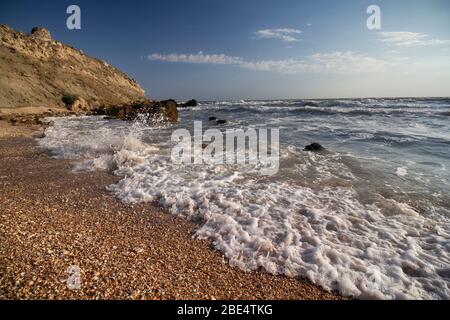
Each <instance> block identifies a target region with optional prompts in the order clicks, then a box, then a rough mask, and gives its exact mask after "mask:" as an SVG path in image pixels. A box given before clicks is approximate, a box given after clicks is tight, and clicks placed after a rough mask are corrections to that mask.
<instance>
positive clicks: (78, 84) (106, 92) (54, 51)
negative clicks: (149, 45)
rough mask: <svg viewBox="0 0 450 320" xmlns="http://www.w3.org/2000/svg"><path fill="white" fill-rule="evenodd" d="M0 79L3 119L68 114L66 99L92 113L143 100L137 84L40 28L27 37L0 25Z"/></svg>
mask: <svg viewBox="0 0 450 320" xmlns="http://www.w3.org/2000/svg"><path fill="white" fill-rule="evenodd" d="M0 74H1V77H0V113H3V114H5V113H6V114H7V113H17V112H21V111H24V112H26V113H29V112H39V110H48V109H49V108H56V109H57V110H59V109H61V110H67V109H66V103H64V102H63V100H64V97H66V99H67V97H80V98H82V99H83V100H84V101H85V102H87V104H88V105H89V107H90V108H96V107H99V106H105V105H116V104H125V103H130V102H133V101H137V100H145V95H144V90H143V89H142V88H141V87H140V86H139V84H138V83H137V82H136V81H135V80H133V79H130V78H129V77H128V76H127V75H126V74H124V73H122V72H120V71H119V70H117V69H116V68H114V67H112V66H110V65H109V64H107V63H106V62H104V61H101V60H98V59H95V58H92V57H89V56H87V55H85V54H84V53H83V52H82V51H80V50H77V49H75V48H73V47H71V46H67V45H64V44H62V43H61V42H58V41H55V40H53V39H52V37H51V35H50V32H49V31H48V30H46V29H42V28H34V29H33V30H32V32H31V33H30V34H29V35H25V34H23V33H22V32H17V31H14V30H13V29H11V28H10V27H8V26H5V25H0ZM57 110H54V111H57Z"/></svg>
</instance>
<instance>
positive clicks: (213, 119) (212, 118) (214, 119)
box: [209, 117, 217, 121]
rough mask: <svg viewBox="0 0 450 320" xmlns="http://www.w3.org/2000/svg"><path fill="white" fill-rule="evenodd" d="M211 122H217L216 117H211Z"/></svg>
mask: <svg viewBox="0 0 450 320" xmlns="http://www.w3.org/2000/svg"><path fill="white" fill-rule="evenodd" d="M209 121H217V118H216V117H209Z"/></svg>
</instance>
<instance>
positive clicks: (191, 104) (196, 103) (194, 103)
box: [180, 99, 198, 108]
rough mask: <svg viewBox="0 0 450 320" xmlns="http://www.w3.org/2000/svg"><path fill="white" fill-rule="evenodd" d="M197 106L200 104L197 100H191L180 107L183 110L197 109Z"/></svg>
mask: <svg viewBox="0 0 450 320" xmlns="http://www.w3.org/2000/svg"><path fill="white" fill-rule="evenodd" d="M196 106H198V102H197V100H195V99H192V100H189V101H188V102H186V103H182V104H180V107H182V108H186V107H196Z"/></svg>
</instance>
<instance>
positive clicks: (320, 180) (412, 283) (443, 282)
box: [40, 117, 450, 299]
mask: <svg viewBox="0 0 450 320" xmlns="http://www.w3.org/2000/svg"><path fill="white" fill-rule="evenodd" d="M54 121H55V125H54V126H53V127H51V128H49V129H47V131H46V135H45V137H44V138H43V139H41V140H40V144H41V146H42V147H44V148H46V149H47V150H49V151H50V154H52V155H53V156H55V157H58V158H74V159H79V160H80V162H79V165H77V167H76V169H77V170H86V169H89V170H92V169H109V170H111V171H113V172H114V174H115V175H117V176H119V177H120V178H121V179H120V181H119V182H118V183H117V184H115V185H111V186H108V190H109V191H110V192H111V193H112V194H114V195H115V196H116V197H117V198H119V199H120V200H121V201H124V202H129V203H133V202H149V203H156V204H158V205H159V206H161V207H163V208H164V210H166V211H167V212H168V213H171V214H175V215H180V216H184V217H186V218H187V219H190V220H192V221H194V222H195V223H198V229H197V231H196V234H195V235H196V236H197V237H198V238H201V239H207V240H210V241H211V242H212V244H213V246H214V248H215V249H217V250H218V251H220V252H221V253H222V254H223V255H224V256H225V257H226V258H227V259H228V261H229V263H230V264H231V265H232V266H235V267H239V268H241V269H243V270H248V271H251V270H258V269H260V268H262V269H264V270H266V271H267V272H269V273H271V274H280V275H287V276H290V277H302V278H306V279H308V280H310V281H311V282H312V283H315V284H317V285H320V286H322V287H323V288H325V289H327V290H334V291H337V292H339V293H341V294H343V295H347V296H353V297H356V298H370V299H415V298H419V299H432V298H438V299H448V298H450V288H449V281H450V278H449V272H448V270H449V265H450V264H449V261H450V256H449V251H450V246H449V243H450V223H449V220H448V216H449V215H448V212H446V213H445V214H442V212H441V211H440V212H436V214H431V215H428V216H424V215H422V214H420V213H419V212H418V211H417V210H416V209H415V208H413V207H411V206H410V205H408V204H407V203H403V202H400V201H398V200H394V199H392V198H389V197H388V196H386V195H384V196H382V195H377V198H376V199H375V200H372V201H365V200H364V199H365V198H364V197H362V196H361V194H360V191H359V190H356V189H355V186H356V185H357V182H358V181H357V180H358V179H357V177H355V176H354V174H353V173H352V170H351V168H349V166H348V165H347V164H346V162H345V161H343V156H342V155H340V154H338V153H330V154H328V155H319V154H312V153H307V152H303V151H302V150H301V149H299V148H296V147H294V146H291V145H287V146H286V145H285V146H284V147H283V148H282V171H281V172H280V174H279V176H277V177H275V178H273V177H261V176H260V175H255V174H253V172H252V171H251V170H247V168H244V167H242V168H240V167H236V166H225V165H217V166H209V165H197V166H195V165H191V166H185V165H180V164H174V163H172V161H171V160H170V152H169V151H170V150H169V149H170V145H169V144H168V143H167V141H166V140H164V139H163V140H160V141H157V142H155V141H151V140H148V139H146V138H145V137H148V136H149V135H152V134H155V132H158V131H157V130H158V128H153V129H151V131H145V129H143V128H142V127H139V126H136V125H135V126H132V125H130V124H127V123H119V122H113V121H106V120H102V119H99V118H95V117H86V118H83V119H79V118H64V119H55V120H54ZM397 173H398V172H397ZM401 173H402V172H401ZM292 177H296V179H292ZM446 217H447V218H446Z"/></svg>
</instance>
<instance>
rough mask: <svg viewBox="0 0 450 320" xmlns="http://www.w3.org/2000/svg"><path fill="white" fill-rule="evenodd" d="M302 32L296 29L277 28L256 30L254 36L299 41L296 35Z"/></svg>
mask: <svg viewBox="0 0 450 320" xmlns="http://www.w3.org/2000/svg"><path fill="white" fill-rule="evenodd" d="M302 33H303V31H301V30H298V29H289V28H279V29H264V30H258V31H257V32H256V36H257V37H258V38H259V39H278V40H281V41H283V42H297V41H300V39H299V38H298V35H299V34H302Z"/></svg>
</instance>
